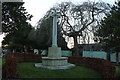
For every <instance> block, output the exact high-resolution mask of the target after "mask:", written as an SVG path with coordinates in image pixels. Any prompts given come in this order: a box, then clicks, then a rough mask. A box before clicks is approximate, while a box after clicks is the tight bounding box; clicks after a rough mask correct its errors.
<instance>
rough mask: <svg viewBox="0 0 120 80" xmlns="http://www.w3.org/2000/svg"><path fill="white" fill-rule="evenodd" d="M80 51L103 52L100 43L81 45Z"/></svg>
mask: <svg viewBox="0 0 120 80" xmlns="http://www.w3.org/2000/svg"><path fill="white" fill-rule="evenodd" d="M79 49H82V51H103V49H102V46H101V45H100V44H99V43H93V44H79Z"/></svg>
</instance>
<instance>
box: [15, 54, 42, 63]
mask: <svg viewBox="0 0 120 80" xmlns="http://www.w3.org/2000/svg"><path fill="white" fill-rule="evenodd" d="M14 55H15V56H16V57H17V58H18V60H19V62H42V57H41V55H37V54H33V53H14Z"/></svg>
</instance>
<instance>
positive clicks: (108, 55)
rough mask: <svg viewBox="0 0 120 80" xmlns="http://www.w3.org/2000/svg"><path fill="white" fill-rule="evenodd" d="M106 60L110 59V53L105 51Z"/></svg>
mask: <svg viewBox="0 0 120 80" xmlns="http://www.w3.org/2000/svg"><path fill="white" fill-rule="evenodd" d="M107 60H108V61H110V53H107Z"/></svg>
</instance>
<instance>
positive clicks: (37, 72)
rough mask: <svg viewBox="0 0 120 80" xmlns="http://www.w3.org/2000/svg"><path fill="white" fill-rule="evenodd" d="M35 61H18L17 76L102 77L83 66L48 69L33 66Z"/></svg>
mask: <svg viewBox="0 0 120 80" xmlns="http://www.w3.org/2000/svg"><path fill="white" fill-rule="evenodd" d="M34 64H35V63H31V62H29V63H27V62H25V63H19V65H18V76H19V78H102V76H101V74H100V73H98V72H97V71H95V70H92V69H90V68H87V67H83V66H76V67H74V68H71V69H67V70H48V69H43V68H36V67H34Z"/></svg>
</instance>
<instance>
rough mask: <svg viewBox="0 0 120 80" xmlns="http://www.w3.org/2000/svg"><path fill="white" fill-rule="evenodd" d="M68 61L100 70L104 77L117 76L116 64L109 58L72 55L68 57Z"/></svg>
mask: <svg viewBox="0 0 120 80" xmlns="http://www.w3.org/2000/svg"><path fill="white" fill-rule="evenodd" d="M68 61H69V62H70V63H73V64H76V65H84V66H87V67H90V68H92V69H95V70H97V71H98V72H100V73H101V74H102V75H103V77H104V78H107V79H108V78H109V79H113V78H115V77H116V70H115V66H114V65H113V64H112V63H110V62H109V61H108V60H104V59H100V58H90V57H79V56H71V57H68Z"/></svg>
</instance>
